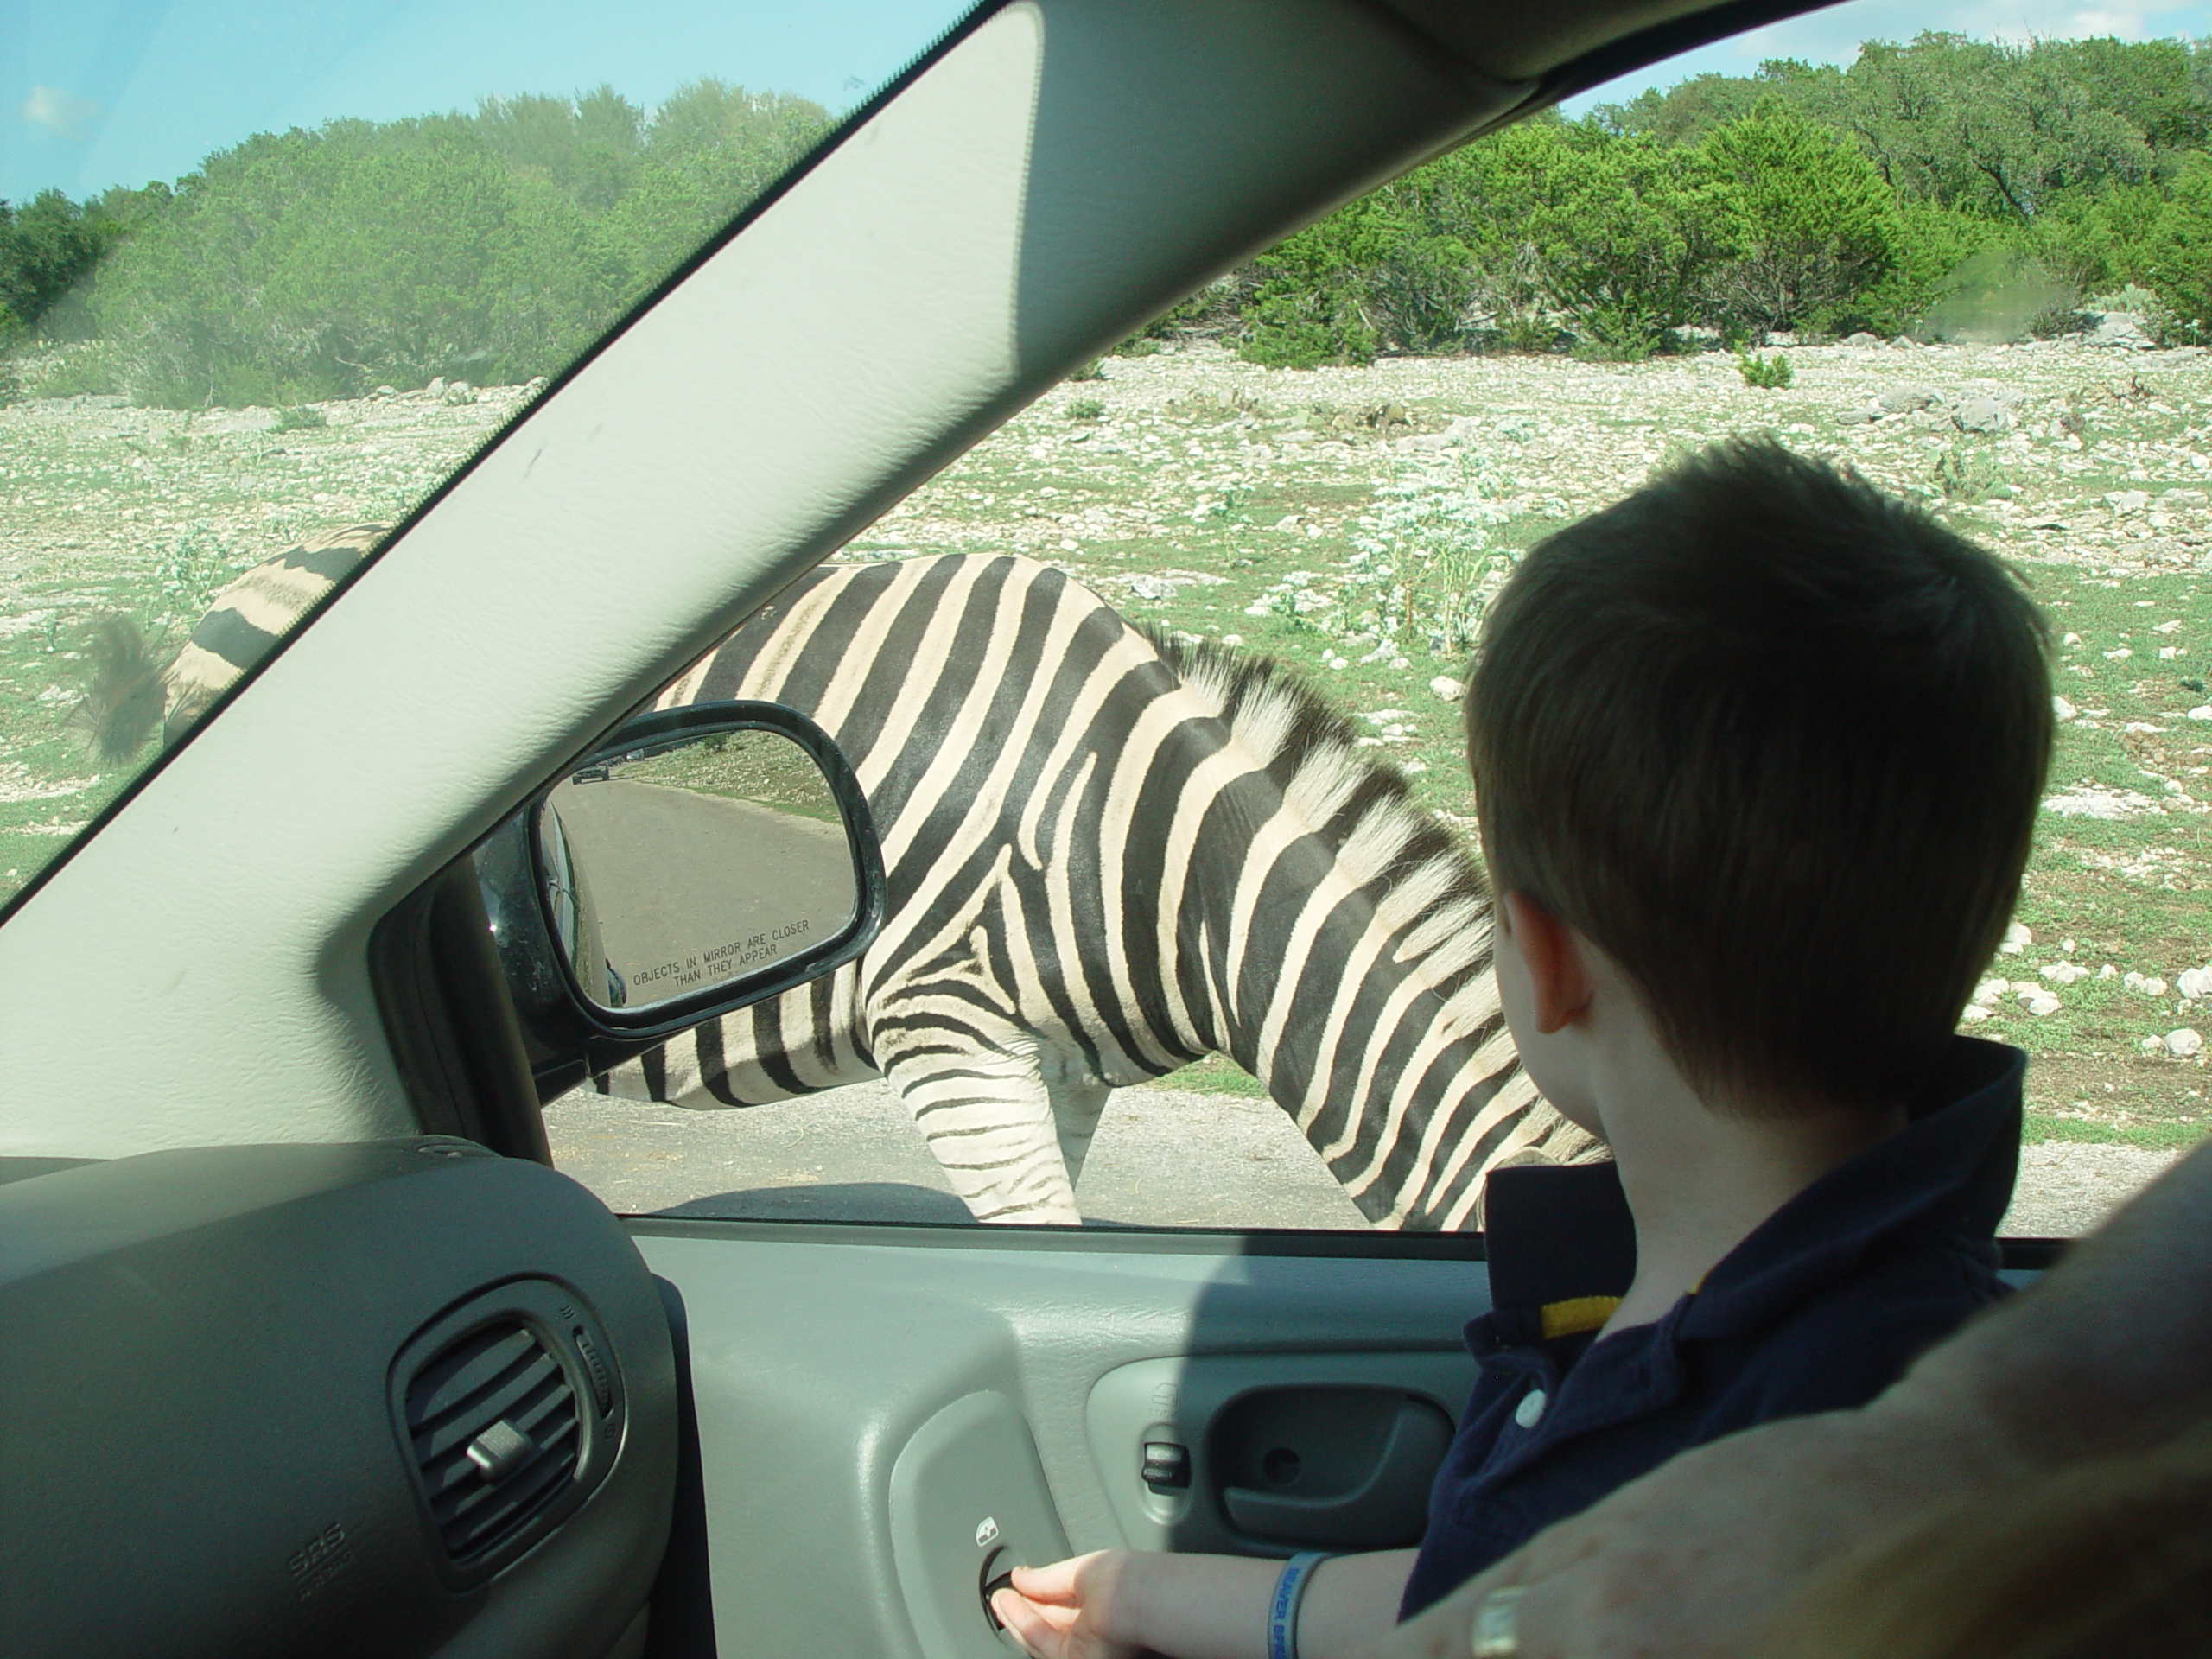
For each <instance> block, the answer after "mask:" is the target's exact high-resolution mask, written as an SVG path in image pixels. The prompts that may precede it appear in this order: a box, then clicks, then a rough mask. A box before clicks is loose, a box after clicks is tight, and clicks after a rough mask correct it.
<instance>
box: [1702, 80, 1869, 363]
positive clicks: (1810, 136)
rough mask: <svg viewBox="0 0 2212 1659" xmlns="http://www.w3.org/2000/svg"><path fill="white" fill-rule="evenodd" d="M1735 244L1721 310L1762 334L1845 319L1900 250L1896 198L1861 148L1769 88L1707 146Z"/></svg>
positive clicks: (1721, 286) (1714, 285) (1712, 290)
mask: <svg viewBox="0 0 2212 1659" xmlns="http://www.w3.org/2000/svg"><path fill="white" fill-rule="evenodd" d="M1703 152H1704V157H1705V160H1706V162H1707V164H1708V166H1709V167H1710V168H1711V169H1712V171H1713V174H1714V175H1716V176H1717V177H1718V178H1719V179H1721V180H1723V181H1726V183H1727V184H1728V185H1729V186H1730V187H1732V188H1730V189H1729V191H1728V192H1727V193H1726V196H1725V197H1724V198H1722V200H1726V203H1727V205H1728V207H1729V209H1730V210H1731V212H1732V216H1733V219H1734V224H1733V226H1732V232H1731V237H1730V239H1731V240H1732V242H1733V243H1734V244H1735V245H1736V247H1737V249H1738V251H1737V252H1736V253H1735V255H1734V256H1733V257H1730V258H1727V259H1725V260H1722V261H1720V262H1719V263H1718V264H1716V265H1715V266H1714V268H1713V273H1712V277H1711V282H1710V286H1709V289H1708V292H1709V294H1710V296H1711V297H1712V301H1713V314H1714V315H1715V317H1716V318H1717V319H1718V320H1719V321H1723V322H1724V323H1725V324H1726V325H1728V326H1730V327H1732V330H1733V329H1740V330H1741V331H1743V332H1745V333H1748V334H1764V333H1766V332H1768V331H1770V330H1772V329H1777V328H1796V327H1801V326H1803V325H1806V324H1813V325H1816V326H1826V325H1827V324H1830V323H1832V322H1834V321H1837V320H1839V319H1840V318H1849V319H1851V320H1853V321H1859V320H1862V319H1863V317H1864V312H1863V310H1854V309H1853V306H1854V304H1855V302H1857V301H1858V300H1859V296H1861V295H1862V294H1864V293H1865V292H1866V290H1867V289H1870V288H1872V286H1873V285H1875V284H1876V283H1878V282H1880V281H1881V280H1882V279H1883V278H1884V277H1886V276H1888V275H1889V272H1890V270H1891V266H1892V265H1893V264H1894V263H1895V261H1896V257H1897V238H1898V232H1899V227H1898V223H1897V202H1896V199H1895V196H1894V195H1893V194H1892V193H1891V190H1890V189H1889V188H1888V187H1887V186H1886V185H1885V184H1884V183H1883V182H1882V179H1881V175H1879V174H1878V173H1877V172H1876V171H1875V170H1874V167H1873V164H1872V162H1870V161H1868V160H1867V158H1866V156H1865V154H1864V153H1863V152H1861V151H1860V150H1859V149H1857V148H1856V147H1854V146H1853V145H1850V144H1849V143H1846V142H1845V141H1844V140H1843V139H1842V138H1841V137H1839V136H1838V135H1837V134H1836V133H1834V131H1832V130H1827V129H1824V128H1822V127H1821V126H1819V125H1818V124H1815V123H1814V122H1813V121H1812V120H1810V119H1809V118H1807V117H1805V116H1803V115H1801V114H1799V113H1798V112H1797V111H1795V110H1792V109H1790V108H1789V106H1788V105H1785V104H1783V101H1782V100H1781V99H1778V98H1776V97H1774V96H1772V95H1771V94H1770V95H1769V96H1767V97H1765V98H1763V99H1760V100H1759V102H1758V104H1757V105H1755V106H1754V107H1753V108H1752V110H1751V113H1750V114H1748V115H1746V116H1745V117H1744V118H1742V119H1741V120H1739V121H1734V122H1731V123H1730V124H1728V125H1726V126H1724V127H1719V128H1716V129H1715V130H1713V132H1712V134H1711V135H1710V136H1709V137H1707V139H1706V141H1705V144H1704V146H1703Z"/></svg>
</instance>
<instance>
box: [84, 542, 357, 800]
mask: <svg viewBox="0 0 2212 1659" xmlns="http://www.w3.org/2000/svg"><path fill="white" fill-rule="evenodd" d="M390 534H391V525H389V524H347V525H345V526H343V527H342V528H340V529H334V530H326V531H319V532H317V533H316V534H315V535H313V536H309V537H307V538H305V539H304V540H302V542H300V543H298V545H296V546H295V547H291V548H288V549H286V550H284V551H283V552H282V553H279V554H277V555H276V556H273V557H271V558H267V559H264V560H263V561H262V562H261V563H258V564H257V565H254V566H253V567H252V568H251V569H248V570H246V571H245V573H244V574H243V575H239V576H238V577H236V578H235V579H233V580H232V582H230V583H229V584H228V585H227V586H226V587H225V588H223V589H222V590H221V591H220V592H219V593H218V594H216V595H215V597H214V599H213V601H211V602H210V603H209V605H208V607H207V614H205V615H204V616H202V617H201V618H200V620H199V621H198V622H197V623H195V624H194V626H193V630H192V633H191V636H190V638H188V639H187V640H186V641H185V643H184V645H183V646H182V647H181V649H180V650H179V651H178V652H177V653H176V655H175V657H174V658H171V659H170V660H169V661H168V663H166V664H163V663H162V662H160V661H159V660H158V656H157V652H156V645H155V642H154V641H153V640H152V639H149V637H148V636H147V635H146V634H145V633H144V632H143V631H142V630H140V628H139V627H138V626H137V624H135V623H134V622H132V621H131V620H130V618H128V617H124V616H106V617H103V618H101V619H100V620H99V622H98V623H96V624H95V625H94V627H93V631H92V639H91V640H90V641H89V642H88V650H87V652H86V659H87V663H88V666H89V670H90V672H89V675H88V684H87V686H86V693H85V697H84V700H83V701H82V702H80V703H79V705H78V707H77V711H76V715H75V719H76V721H77V723H78V724H79V726H81V727H83V728H85V729H86V732H87V733H88V734H89V735H90V738H91V741H92V747H93V749H94V750H95V751H96V752H97V753H99V755H100V757H101V758H102V759H103V760H129V759H130V758H131V757H132V756H133V755H135V754H137V753H138V751H139V750H140V749H142V748H143V747H145V746H146V740H147V739H148V738H149V737H150V736H152V735H153V732H154V728H155V725H156V722H158V723H159V724H160V727H161V734H162V747H163V748H165V749H166V748H169V747H173V746H174V745H175V743H176V742H177V741H178V740H179V739H181V737H182V736H183V735H184V734H185V733H186V732H188V731H189V730H190V729H191V728H193V727H194V725H195V724H197V723H198V722H199V721H200V717H201V716H202V715H206V714H207V711H208V709H211V708H213V706H214V704H215V700H216V699H217V698H218V697H219V696H222V695H223V693H224V692H226V691H227V690H230V689H231V687H232V684H233V683H235V682H236V681H237V679H238V677H239V676H240V675H241V674H244V673H245V671H247V670H248V669H250V668H251V667H252V666H253V665H254V664H256V663H257V662H259V661H260V660H261V659H262V658H264V657H265V656H267V655H268V654H269V652H270V651H271V650H272V649H273V648H274V647H275V646H276V645H277V641H278V640H279V639H283V637H284V635H285V634H286V633H288V632H290V631H291V628H292V626H293V625H294V624H295V623H296V622H297V621H298V620H300V618H301V617H302V616H304V615H306V614H307V613H308V610H309V609H311V608H312V607H314V606H315V604H316V603H317V602H318V601H321V599H322V597H323V596H324V595H325V594H327V593H329V591H330V590H331V589H332V588H334V587H336V586H337V585H338V583H339V582H340V581H342V580H343V579H344V578H345V577H346V575H349V574H351V572H352V571H353V568H354V566H356V565H358V564H359V563H361V561H362V560H364V559H365V558H367V557H368V556H369V555H370V554H372V553H373V552H375V551H376V550H377V548H378V545H379V544H380V543H382V542H383V540H384V538H385V537H386V536H388V535H390Z"/></svg>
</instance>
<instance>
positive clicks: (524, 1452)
mask: <svg viewBox="0 0 2212 1659" xmlns="http://www.w3.org/2000/svg"><path fill="white" fill-rule="evenodd" d="M535 1456H537V1442H536V1441H534V1440H531V1438H530V1436H529V1435H527V1434H525V1433H523V1432H522V1431H521V1430H520V1429H518V1428H517V1427H515V1426H514V1425H513V1424H512V1423H510V1422H505V1421H500V1422H496V1423H494V1424H493V1425H492V1427H489V1428H487V1429H486V1430H485V1431H484V1432H483V1433H481V1434H479V1435H478V1436H477V1437H476V1438H475V1439H474V1440H471V1441H470V1442H469V1443H468V1460H469V1461H470V1462H471V1463H473V1464H474V1465H476V1472H477V1473H478V1474H480V1475H481V1476H483V1477H484V1484H486V1486H497V1485H498V1484H499V1483H500V1482H502V1481H504V1480H505V1479H506V1478H508V1477H509V1476H511V1475H512V1474H513V1473H514V1472H515V1471H517V1470H518V1469H520V1468H521V1467H522V1466H523V1465H524V1464H526V1463H528V1462H529V1461H530V1460H531V1459H532V1458H533V1457H535Z"/></svg>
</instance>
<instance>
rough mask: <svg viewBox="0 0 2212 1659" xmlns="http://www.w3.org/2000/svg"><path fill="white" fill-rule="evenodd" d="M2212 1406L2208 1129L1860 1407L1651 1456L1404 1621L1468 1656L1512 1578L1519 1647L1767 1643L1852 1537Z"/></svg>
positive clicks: (2211, 1147)
mask: <svg viewBox="0 0 2212 1659" xmlns="http://www.w3.org/2000/svg"><path fill="white" fill-rule="evenodd" d="M2208 1411H2212V1144H2208V1145H2206V1146H2203V1147H2199V1148H2198V1149H2197V1150H2196V1152H2194V1153H2192V1154H2190V1156H2189V1157H2187V1158H2185V1159H2183V1160H2182V1161H2181V1162H2180V1163H2178V1164H2177V1165H2176V1166H2174V1167H2173V1168H2172V1169H2171V1170H2170V1171H2168V1172H2167V1173H2166V1174H2165V1175H2164V1176H2163V1177H2161V1178H2160V1179H2158V1181H2157V1182H2155V1183H2153V1184H2152V1185H2151V1186H2150V1187H2149V1188H2147V1189H2145V1191H2144V1192H2142V1193H2141V1194H2140V1195H2139V1196H2138V1197H2137V1198H2136V1199H2135V1200H2134V1202H2133V1203H2132V1204H2130V1205H2128V1206H2127V1207H2126V1209H2125V1210H2124V1211H2121V1212H2120V1215H2118V1216H2116V1217H2114V1218H2113V1221H2112V1222H2111V1223H2110V1224H2108V1225H2107V1227H2105V1228H2104V1230H2102V1231H2101V1232H2099V1233H2097V1234H2095V1235H2094V1236H2092V1237H2091V1238H2089V1239H2088V1240H2085V1241H2084V1242H2083V1243H2082V1244H2081V1245H2080V1246H2079V1247H2078V1248H2077V1249H2075V1251H2074V1252H2073V1253H2072V1254H2071V1255H2069V1257H2068V1258H2067V1260H2066V1261H2065V1262H2063V1263H2062V1264H2061V1265H2060V1266H2059V1267H2058V1268H2055V1269H2054V1270H2053V1271H2051V1272H2050V1273H2049V1274H2045V1275H2044V1278H2043V1280H2042V1281H2040V1282H2039V1283H2038V1284H2037V1285H2036V1286H2035V1287H2034V1288H2033V1289H2031V1290H2030V1291H2028V1292H2027V1293H2025V1294H2022V1295H2020V1296H2018V1297H2015V1298H2013V1299H2012V1300H2010V1301H2007V1302H2005V1303H2003V1304H2001V1305H1999V1306H1998V1307H1996V1308H1994V1309H1993V1310H1991V1311H1990V1312H1989V1313H1986V1314H1985V1315H1984V1316H1983V1317H1981V1318H1980V1319H1976V1320H1975V1321H1974V1322H1973V1323H1972V1324H1971V1325H1968V1326H1967V1329H1966V1330H1964V1331H1963V1332H1961V1333H1960V1334H1959V1335H1958V1336H1956V1337H1955V1338H1952V1339H1951V1340H1950V1341H1949V1342H1948V1343H1945V1344H1942V1346H1941V1347H1938V1348H1936V1349H1935V1350H1934V1351H1931V1352H1930V1353H1929V1355H1928V1356H1927V1357H1925V1358H1923V1360H1922V1361H1921V1362H1920V1363H1918V1364H1917V1365H1916V1366H1914V1367H1913V1369H1912V1370H1911V1371H1910V1373H1908V1374H1907V1375H1906V1376H1905V1377H1904V1379H1903V1380H1902V1381H1901V1382H1899V1383H1897V1385H1896V1386H1895V1387H1894V1388H1892V1389H1890V1391H1889V1392H1888V1393H1887V1394H1885V1395H1883V1396H1882V1397H1881V1398H1880V1399H1879V1400H1878V1401H1876V1402H1874V1403H1873V1404H1872V1405H1871V1406H1869V1407H1867V1408H1866V1409H1865V1410H1864V1411H1858V1412H1838V1413H1834V1414H1829V1415H1827V1416H1821V1417H1808V1418H1800V1419H1797V1420H1796V1421H1789V1422H1782V1423H1773V1424H1770V1425H1768V1426H1767V1427H1764V1428H1759V1429H1754V1430H1751V1432H1749V1433H1744V1434H1738V1435H1734V1436H1732V1437H1731V1438H1729V1439H1727V1440H1720V1441H1718V1442H1716V1443H1714V1444H1713V1445H1712V1446H1705V1447H1702V1448H1700V1450H1698V1451H1696V1452H1690V1453H1688V1454H1687V1455H1686V1456H1683V1457H1681V1458H1677V1459H1675V1460H1674V1461H1673V1462H1671V1463H1669V1464H1667V1465H1664V1466H1663V1467H1662V1468H1660V1469H1658V1470H1656V1471H1653V1473H1651V1474H1650V1475H1649V1476H1647V1477H1646V1478H1644V1479H1643V1480H1640V1481H1638V1482H1637V1483H1636V1484H1633V1485H1631V1486H1628V1487H1626V1488H1624V1489H1623V1490H1622V1491H1619V1492H1617V1493H1615V1494H1614V1495H1613V1496H1612V1497H1610V1498H1608V1499H1607V1500H1606V1501H1605V1503H1600V1504H1598V1505H1597V1506H1595V1507H1594V1508H1592V1509H1591V1510H1588V1511H1587V1512H1586V1513H1585V1514H1583V1515H1580V1516H1577V1517H1575V1518H1574V1519H1573V1520H1571V1521H1567V1522H1562V1523H1560V1525H1558V1526H1556V1527H1554V1528H1552V1529H1550V1530H1549V1531H1548V1532H1546V1533H1544V1534H1543V1535H1541V1537H1539V1538H1537V1539H1536V1540H1535V1541H1533V1542H1532V1543H1530V1544H1529V1547H1528V1548H1525V1549H1522V1550H1521V1551H1520V1552H1519V1553H1518V1554H1515V1555H1513V1556H1511V1557H1509V1558H1508V1559H1507V1560H1504V1561H1502V1562H1500V1563H1499V1564H1498V1565H1497V1567H1493V1568H1492V1569H1491V1571H1490V1572H1488V1573H1484V1575H1483V1576H1482V1577H1480V1578H1478V1579H1477V1580H1474V1581H1473V1582H1472V1583H1471V1584H1470V1585H1468V1586H1465V1588H1464V1589H1462V1590H1460V1591H1459V1592H1456V1593H1455V1594H1453V1595H1452V1596H1451V1597H1450V1598H1448V1599H1446V1600H1445V1601H1443V1602H1441V1603H1440V1604H1439V1605H1437V1606H1436V1607H1434V1608H1433V1609H1431V1610H1430V1611H1428V1612H1427V1613H1425V1614H1423V1615H1422V1616H1421V1618H1417V1619H1414V1620H1413V1621H1411V1622H1409V1623H1408V1624H1406V1625H1404V1626H1402V1628H1401V1629H1400V1630H1398V1631H1397V1632H1396V1633H1395V1635H1394V1636H1393V1637H1391V1638H1390V1639H1389V1642H1388V1643H1385V1644H1384V1645H1383V1649H1382V1652H1383V1654H1384V1655H1386V1656H1388V1659H1415V1656H1425V1659H1444V1656H1447V1655H1449V1656H1452V1659H1463V1656H1465V1654H1466V1652H1467V1650H1468V1634H1469V1629H1470V1626H1471V1623H1472V1619H1473V1616H1474V1607H1475V1604H1476V1603H1477V1602H1478V1601H1479V1600H1480V1599H1481V1598H1482V1597H1483V1596H1484V1594H1486V1593H1487V1592H1489V1591H1491V1590H1493V1589H1497V1588H1498V1587H1500V1586H1504V1585H1522V1586H1527V1589H1526V1592H1525V1594H1524V1595H1523V1597H1522V1601H1521V1603H1520V1606H1519V1617H1518V1621H1517V1622H1518V1627H1519V1637H1520V1652H1521V1655H1522V1659H1631V1656H1635V1659H1642V1656H1651V1659H1656V1656H1659V1655H1662V1654H1663V1655H1667V1656H1670V1659H1752V1656H1755V1655H1756V1654H1757V1652H1758V1647H1759V1642H1758V1631H1759V1629H1760V1626H1761V1625H1762V1624H1764V1621H1766V1620H1767V1619H1768V1618H1770V1617H1771V1615H1772V1614H1773V1613H1774V1611H1776V1610H1777V1608H1778V1607H1779V1606H1780V1605H1781V1604H1782V1603H1783V1601H1784V1599H1787V1598H1788V1597H1789V1595H1790V1594H1791V1593H1792V1592H1794V1591H1796V1589H1797V1588H1798V1587H1799V1586H1801V1585H1802V1584H1803V1583H1804V1581H1805V1580H1806V1579H1807V1578H1808V1576H1809V1575H1810V1574H1811V1573H1813V1571H1814V1570H1815V1568H1817V1567H1819V1566H1820V1565H1821V1563H1822V1562H1823V1561H1825V1560H1827V1559H1829V1558H1830V1557H1832V1556H1833V1555H1834V1554H1836V1553H1838V1552H1839V1551H1840V1550H1841V1549H1843V1548H1847V1547H1848V1546H1850V1545H1852V1544H1854V1543H1857V1542H1859V1541H1863V1540H1867V1539H1871V1538H1872V1537H1874V1536H1875V1535H1878V1534H1879V1533H1882V1532H1885V1531H1887V1530H1888V1529H1891V1527H1894V1526H1897V1525H1900V1524H1902V1523H1904V1522H1908V1521H1910V1519H1911V1518H1912V1517H1914V1516H1917V1515H1919V1514H1922V1513H1923V1512H1925V1511H1926V1510H1929V1509H1932V1508H1934V1507H1935V1506H1936V1505H1938V1504H1941V1503H1947V1502H1948V1501H1950V1500H1953V1499H1955V1498H1957V1497H1961V1496H1963V1495H1966V1494H1968V1493H1972V1492H1975V1491H1996V1490H1999V1489H2000V1488H2002V1487H2004V1486H2005V1485H2007V1484H2011V1483H2012V1482H2015V1481H2018V1480H2020V1479H2022V1478H2025V1477H2027V1476H2029V1475H2032V1474H2035V1473H2037V1472H2040V1471H2045V1470H2048V1469H2050V1468H2054V1467H2058V1466H2062V1465H2066V1464H2069V1463H2072V1462H2075V1461H2077V1460H2079V1459H2084V1458H2089V1457H2095V1456H2100V1455H2103V1454H2106V1453H2110V1452H2120V1451H2125V1450H2127V1449H2130V1448H2133V1447H2137V1446H2146V1445H2151V1444H2155V1443H2156V1442H2158V1440H2162V1439H2164V1438H2166V1437H2168V1436H2171V1434H2173V1433H2176V1432H2177V1430H2179V1429H2181V1428H2182V1427H2185V1426H2186V1425H2188V1424H2190V1423H2191V1422H2194V1421H2201V1420H2202V1418H2203V1417H2204V1416H2205V1415H2206V1414H2207V1413H2208Z"/></svg>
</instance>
